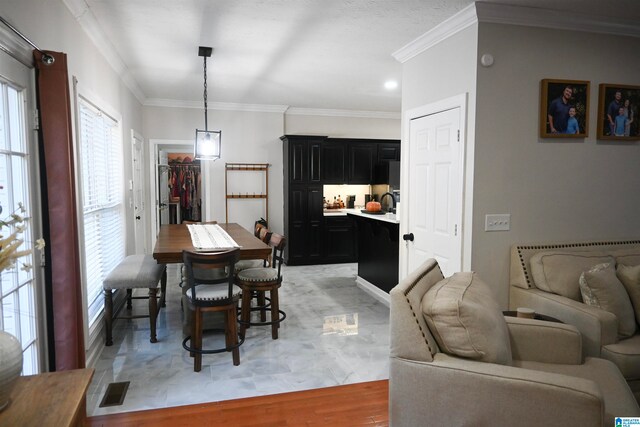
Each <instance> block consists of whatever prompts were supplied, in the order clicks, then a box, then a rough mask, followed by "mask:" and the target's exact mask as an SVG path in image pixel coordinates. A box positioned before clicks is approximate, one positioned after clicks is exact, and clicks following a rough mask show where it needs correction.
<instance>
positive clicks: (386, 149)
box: [376, 142, 400, 162]
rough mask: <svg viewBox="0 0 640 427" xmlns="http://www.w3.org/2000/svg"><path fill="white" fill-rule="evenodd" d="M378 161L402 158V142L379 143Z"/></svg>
mask: <svg viewBox="0 0 640 427" xmlns="http://www.w3.org/2000/svg"><path fill="white" fill-rule="evenodd" d="M376 160H377V161H378V162H388V161H393V160H398V161H399V160H400V143H399V142H393V143H380V144H378V155H377V159H376Z"/></svg>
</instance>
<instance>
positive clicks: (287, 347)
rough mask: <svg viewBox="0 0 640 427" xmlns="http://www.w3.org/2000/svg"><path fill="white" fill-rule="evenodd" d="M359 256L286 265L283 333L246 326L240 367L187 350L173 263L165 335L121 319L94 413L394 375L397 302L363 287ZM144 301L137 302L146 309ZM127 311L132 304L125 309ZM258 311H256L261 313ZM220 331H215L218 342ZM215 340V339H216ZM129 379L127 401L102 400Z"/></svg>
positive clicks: (90, 398)
mask: <svg viewBox="0 0 640 427" xmlns="http://www.w3.org/2000/svg"><path fill="white" fill-rule="evenodd" d="M356 268H357V267H356V265H355V264H332V265H317V266H304V267H302V266H300V267H289V266H283V276H284V282H283V285H282V287H281V289H280V305H281V309H283V310H284V311H285V312H286V313H287V318H286V320H285V321H284V322H283V323H282V324H281V328H280V332H279V337H280V338H279V339H278V340H272V339H271V331H270V328H269V327H268V326H267V327H265V326H263V327H256V326H254V327H251V328H250V329H248V330H247V336H246V341H245V343H244V344H243V345H242V346H241V347H240V365H239V366H233V362H232V360H231V354H230V353H220V354H212V355H204V356H203V367H202V371H201V372H193V359H192V358H190V357H189V355H188V353H187V352H186V351H185V350H183V349H182V345H181V343H182V338H183V335H182V311H181V309H180V297H181V291H180V288H179V287H178V285H177V283H178V282H179V275H178V269H177V266H175V265H174V266H169V269H168V274H169V282H168V285H167V306H166V308H163V309H162V310H161V311H160V315H159V318H158V342H157V343H156V344H151V343H150V342H149V321H148V319H135V320H118V321H116V322H115V324H114V330H113V337H114V344H113V346H111V347H105V348H104V350H103V352H102V354H101V355H100V357H99V359H98V361H97V362H96V364H95V366H94V368H95V369H96V372H95V375H94V378H93V381H92V383H91V385H90V387H89V391H88V395H87V415H89V416H92V415H103V414H110V413H116V412H126V411H134V410H142V409H153V408H161V407H169V406H179V405H187V404H194V403H203V402H213V401H220V400H227V399H235V398H241V397H250V396H258V395H265V394H273V393H282V392H288V391H298V390H306V389H311V388H320V387H328V386H334V385H341V384H350V383H355V382H362V381H373V380H378V379H386V378H388V375H389V362H388V354H389V308H388V307H387V306H385V305H384V304H382V303H380V302H379V301H378V300H376V299H375V298H373V297H372V296H370V295H369V294H367V293H366V292H364V291H363V290H361V289H360V288H358V287H357V286H356V284H355V275H356ZM146 304H147V302H146V301H145V300H136V301H135V302H134V310H135V309H136V307H138V308H139V309H140V310H142V311H143V312H144V311H146ZM123 310H126V309H123ZM256 314H257V313H256ZM217 339H218V338H217V337H216V338H214V337H211V338H206V339H205V344H204V345H205V347H206V346H207V342H208V343H209V345H211V343H212V342H213V345H212V346H216V345H217V343H218V341H215V340H217ZM207 340H209V341H207ZM120 381H130V385H129V390H128V392H127V395H126V398H125V401H124V403H123V404H122V405H120V406H112V407H106V408H100V407H99V405H100V402H101V400H102V397H103V395H104V392H105V390H106V387H107V385H108V384H109V383H112V382H120Z"/></svg>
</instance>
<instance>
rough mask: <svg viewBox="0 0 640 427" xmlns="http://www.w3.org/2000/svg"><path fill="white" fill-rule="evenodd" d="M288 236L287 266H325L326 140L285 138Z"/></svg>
mask: <svg viewBox="0 0 640 427" xmlns="http://www.w3.org/2000/svg"><path fill="white" fill-rule="evenodd" d="M281 139H282V141H283V143H284V144H283V155H284V162H283V165H284V233H285V237H286V238H287V246H286V247H285V255H284V256H285V262H286V263H287V264H291V265H296V264H319V263H320V262H322V256H323V246H322V230H323V228H324V218H323V215H322V183H321V171H320V166H321V159H320V155H321V146H322V142H323V141H324V140H325V139H326V138H325V137H318V136H304V135H294V136H289V135H288V136H283V137H282V138H281Z"/></svg>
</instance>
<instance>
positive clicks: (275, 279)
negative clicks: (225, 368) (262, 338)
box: [236, 233, 287, 340]
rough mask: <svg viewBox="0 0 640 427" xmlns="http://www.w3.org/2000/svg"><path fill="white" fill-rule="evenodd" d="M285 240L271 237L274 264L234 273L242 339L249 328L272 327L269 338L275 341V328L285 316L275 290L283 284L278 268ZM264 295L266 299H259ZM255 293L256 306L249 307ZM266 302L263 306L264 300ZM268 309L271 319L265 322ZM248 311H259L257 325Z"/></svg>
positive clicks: (280, 237)
mask: <svg viewBox="0 0 640 427" xmlns="http://www.w3.org/2000/svg"><path fill="white" fill-rule="evenodd" d="M286 243H287V241H286V239H285V238H284V237H283V236H281V235H279V234H276V233H273V234H272V235H271V239H270V240H269V246H271V247H272V248H273V262H272V265H271V266H270V267H261V268H248V269H246V270H242V271H240V272H238V273H237V277H236V283H237V284H238V286H239V287H240V288H241V289H242V308H241V313H240V320H239V323H240V335H241V336H244V334H245V332H246V329H247V328H248V327H249V326H260V325H271V337H272V338H273V339H274V340H275V339H278V328H279V327H280V323H281V322H282V321H283V320H284V319H285V318H286V317H287V314H286V313H285V312H284V311H282V310H280V308H279V300H278V288H280V285H281V284H282V275H281V267H282V261H283V252H284V248H285V246H286ZM266 292H269V297H270V298H266V297H263V298H264V299H263V298H261V297H260V296H261V295H262V296H264V294H265V293H266ZM254 293H257V294H258V301H259V302H258V306H257V307H254V308H252V307H251V300H252V296H253V295H254ZM265 299H267V300H269V304H268V305H267V304H265V303H264V300H265ZM267 308H270V312H271V320H270V321H266V317H265V316H266V309H267ZM251 311H260V312H261V319H260V320H261V321H260V322H251Z"/></svg>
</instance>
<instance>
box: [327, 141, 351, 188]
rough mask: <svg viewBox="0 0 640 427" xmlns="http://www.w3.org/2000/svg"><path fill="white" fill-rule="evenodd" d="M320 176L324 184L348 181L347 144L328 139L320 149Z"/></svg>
mask: <svg viewBox="0 0 640 427" xmlns="http://www.w3.org/2000/svg"><path fill="white" fill-rule="evenodd" d="M320 159H321V162H320V177H321V178H322V183H323V184H345V183H346V182H347V145H346V144H344V143H343V142H335V141H331V140H327V141H325V142H324V143H323V144H322V147H321V149H320Z"/></svg>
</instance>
